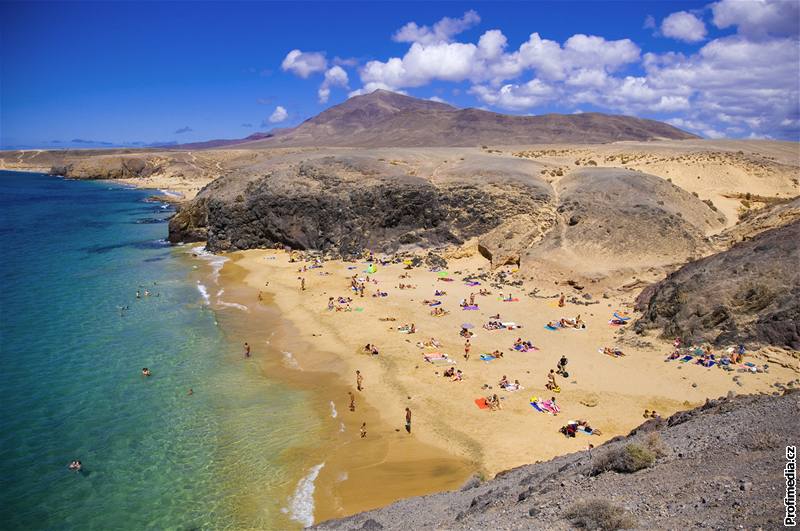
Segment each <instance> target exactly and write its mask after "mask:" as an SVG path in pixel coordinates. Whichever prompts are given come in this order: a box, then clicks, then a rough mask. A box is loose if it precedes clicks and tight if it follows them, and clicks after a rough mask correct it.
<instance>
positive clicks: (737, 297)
mask: <svg viewBox="0 0 800 531" xmlns="http://www.w3.org/2000/svg"><path fill="white" fill-rule="evenodd" d="M799 266H800V221H794V222H792V223H789V224H788V225H784V226H782V227H779V228H775V229H771V230H767V231H764V232H761V233H760V234H758V235H756V236H755V237H753V238H752V239H751V240H747V241H744V242H741V243H738V244H736V245H734V246H733V247H732V248H730V249H729V250H727V251H724V252H721V253H718V254H715V255H712V256H709V257H707V258H703V259H701V260H697V261H694V262H691V263H689V264H686V265H685V266H683V267H681V268H680V269H678V270H677V271H675V272H674V273H672V274H671V275H669V276H668V277H667V278H666V279H664V280H663V281H661V282H659V283H657V284H654V285H652V286H650V287H648V288H647V289H645V290H644V291H643V292H642V293H641V295H640V296H639V298H638V299H637V303H636V304H637V309H638V310H640V311H642V312H643V315H642V317H641V318H640V319H639V321H638V322H637V323H636V327H637V328H638V329H640V330H643V329H647V328H658V329H660V330H662V332H663V334H664V335H666V336H668V337H675V336H678V337H682V338H684V339H693V340H702V341H708V342H711V343H713V344H717V345H721V344H729V343H736V342H745V343H748V344H752V345H774V346H779V347H785V348H791V349H795V350H800V267H799Z"/></svg>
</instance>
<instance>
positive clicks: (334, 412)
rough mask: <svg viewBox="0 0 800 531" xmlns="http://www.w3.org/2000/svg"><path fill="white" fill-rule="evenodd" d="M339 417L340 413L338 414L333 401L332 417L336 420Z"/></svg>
mask: <svg viewBox="0 0 800 531" xmlns="http://www.w3.org/2000/svg"><path fill="white" fill-rule="evenodd" d="M338 415H339V413H337V412H336V404H334V403H333V400H331V417H333V418H336V417H337V416H338Z"/></svg>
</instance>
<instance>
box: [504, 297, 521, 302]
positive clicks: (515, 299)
mask: <svg viewBox="0 0 800 531" xmlns="http://www.w3.org/2000/svg"><path fill="white" fill-rule="evenodd" d="M500 300H501V301H503V302H519V299H518V298H516V297H514V298H513V299H500Z"/></svg>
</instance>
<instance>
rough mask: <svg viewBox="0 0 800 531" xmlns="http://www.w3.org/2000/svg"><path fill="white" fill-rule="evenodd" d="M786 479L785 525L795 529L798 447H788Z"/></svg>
mask: <svg viewBox="0 0 800 531" xmlns="http://www.w3.org/2000/svg"><path fill="white" fill-rule="evenodd" d="M783 477H785V478H786V497H785V498H784V499H783V505H784V506H786V516H785V517H784V518H783V525H785V526H786V527H794V526H796V525H797V447H795V446H787V447H786V467H785V468H784V469H783Z"/></svg>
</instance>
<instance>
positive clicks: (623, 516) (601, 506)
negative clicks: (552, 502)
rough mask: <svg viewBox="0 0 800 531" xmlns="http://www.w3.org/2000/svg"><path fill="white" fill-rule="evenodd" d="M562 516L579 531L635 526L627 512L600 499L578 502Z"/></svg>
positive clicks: (611, 530) (605, 530) (608, 530)
mask: <svg viewBox="0 0 800 531" xmlns="http://www.w3.org/2000/svg"><path fill="white" fill-rule="evenodd" d="M564 516H565V517H566V518H567V519H569V521H570V523H571V524H572V525H574V526H575V527H578V528H581V529H599V530H601V531H614V530H616V529H631V528H632V527H634V526H635V525H636V520H635V519H634V518H633V516H632V515H631V514H630V513H629V512H628V511H626V510H625V509H623V508H622V507H617V506H616V505H613V504H612V503H611V502H609V501H607V500H600V499H596V500H589V501H580V502H578V503H576V504H574V505H573V506H572V507H570V508H569V509H567V512H566V513H565V515H564Z"/></svg>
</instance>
